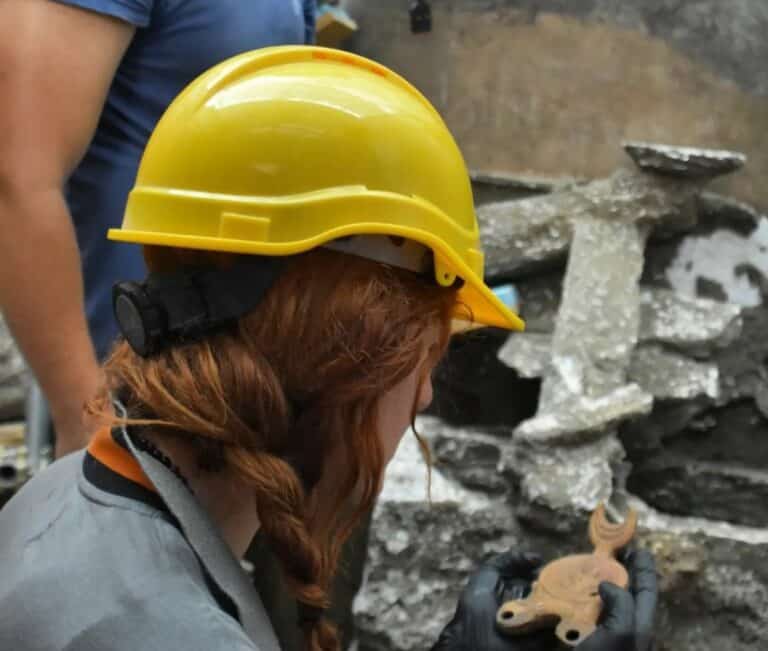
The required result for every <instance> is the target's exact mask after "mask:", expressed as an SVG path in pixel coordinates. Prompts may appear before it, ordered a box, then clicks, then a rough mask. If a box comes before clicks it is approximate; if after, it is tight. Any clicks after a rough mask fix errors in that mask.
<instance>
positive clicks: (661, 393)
mask: <svg viewBox="0 0 768 651" xmlns="http://www.w3.org/2000/svg"><path fill="white" fill-rule="evenodd" d="M629 377H630V378H631V379H632V381H633V382H636V383H637V384H639V385H640V386H641V387H642V388H643V389H645V390H646V391H647V392H648V393H650V394H651V395H652V396H653V397H654V398H656V399H660V400H693V399H694V398H698V397H700V396H706V397H708V398H711V399H712V400H717V399H718V398H719V397H720V371H719V369H718V368H717V365H716V364H711V363H702V362H696V361H694V360H692V359H689V358H687V357H684V356H682V355H679V354H677V353H673V352H671V351H668V350H665V349H664V348H662V347H661V346H655V345H646V346H640V347H638V348H636V349H635V352H634V354H633V355H632V362H631V363H630V366H629Z"/></svg>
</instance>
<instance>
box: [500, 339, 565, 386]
mask: <svg viewBox="0 0 768 651" xmlns="http://www.w3.org/2000/svg"><path fill="white" fill-rule="evenodd" d="M499 359H500V360H501V361H502V362H503V363H504V364H506V365H507V366H509V367H510V368H513V369H515V370H516V371H517V372H518V373H519V374H520V376H521V377H524V378H536V377H544V375H545V374H546V373H547V371H548V370H549V367H550V364H551V360H552V336H551V335H548V334H527V333H520V334H514V335H512V336H510V337H509V339H507V341H506V343H505V344H504V345H503V346H502V347H501V349H500V350H499Z"/></svg>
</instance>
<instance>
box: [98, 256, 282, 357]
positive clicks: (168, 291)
mask: <svg viewBox="0 0 768 651" xmlns="http://www.w3.org/2000/svg"><path fill="white" fill-rule="evenodd" d="M287 260H288V258H287V257H261V256H248V257H244V258H242V259H241V260H239V261H238V262H237V263H235V264H234V265H233V266H231V267H227V268H225V269H210V268H206V269H193V268H185V269H181V270H179V271H175V272H172V273H151V274H149V276H148V277H147V280H146V281H145V282H143V283H134V282H121V283H117V284H116V285H115V286H114V288H113V292H112V303H113V309H114V312H115V317H116V319H117V323H118V326H119V327H120V331H121V332H122V334H123V336H124V337H125V338H126V340H127V341H128V343H129V344H130V345H131V347H132V348H133V349H134V350H135V351H136V353H138V354H139V355H141V356H143V357H149V356H151V355H153V354H155V353H157V352H159V351H160V350H162V349H163V348H165V347H166V346H168V345H170V344H173V343H183V342H187V341H192V340H195V339H197V338H199V337H201V336H202V335H205V334H209V333H211V332H213V331H215V330H217V329H219V328H221V327H224V326H226V325H227V324H230V323H233V322H234V321H236V320H237V319H238V318H240V317H242V316H244V315H245V314H247V313H248V312H250V311H251V310H253V309H254V308H255V307H256V306H257V305H258V304H259V303H260V302H261V300H262V299H263V297H264V295H265V294H266V292H267V291H268V290H269V288H270V287H271V286H272V285H273V283H274V282H275V280H276V279H277V277H278V276H279V274H280V272H281V271H282V270H283V268H284V266H285V264H286V261H287Z"/></svg>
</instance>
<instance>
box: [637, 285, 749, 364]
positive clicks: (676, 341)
mask: <svg viewBox="0 0 768 651" xmlns="http://www.w3.org/2000/svg"><path fill="white" fill-rule="evenodd" d="M640 305H641V307H640V341H644V342H659V343H663V344H667V345H669V346H673V347H675V348H678V349H680V350H683V351H685V352H688V353H690V354H693V355H707V354H708V353H709V352H711V351H712V349H715V348H724V347H726V346H728V345H729V344H731V343H732V342H733V341H735V340H736V339H737V338H738V336H739V335H740V334H741V328H742V320H741V313H742V308H741V306H740V305H733V304H730V303H722V302H720V301H715V300H712V299H709V298H697V297H695V296H687V295H685V294H680V293H678V292H674V291H672V290H667V289H660V288H651V289H644V290H643V291H642V292H641V293H640Z"/></svg>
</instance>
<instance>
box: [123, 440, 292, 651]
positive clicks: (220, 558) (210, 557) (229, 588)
mask: <svg viewBox="0 0 768 651" xmlns="http://www.w3.org/2000/svg"><path fill="white" fill-rule="evenodd" d="M122 434H123V436H124V437H125V442H126V444H127V445H128V448H129V450H130V451H131V453H132V454H133V456H134V457H136V460H137V461H138V462H139V465H140V466H141V468H142V470H144V472H145V473H146V475H147V477H149V480H150V481H151V482H152V484H153V485H154V487H155V489H156V490H157V492H158V493H159V494H160V496H161V497H162V498H163V500H164V501H165V503H166V505H167V506H168V508H169V510H170V511H171V513H172V514H173V515H174V516H175V517H176V519H177V520H178V522H179V525H180V526H181V530H182V533H183V534H184V537H185V538H186V539H187V542H189V544H190V546H191V547H192V549H193V550H194V552H195V554H196V555H197V557H198V559H199V560H200V562H201V563H202V564H203V566H204V568H205V569H206V570H207V571H208V573H209V575H210V578H211V580H212V581H213V582H214V583H215V584H216V585H217V586H218V587H219V589H220V590H221V591H222V592H224V593H225V594H226V595H227V596H228V597H229V598H230V599H231V600H232V602H233V603H234V605H235V607H236V608H237V612H238V615H239V619H240V623H241V624H242V626H243V629H244V630H245V632H246V634H247V635H248V637H250V638H251V640H253V642H254V643H255V644H256V646H257V647H258V648H259V651H279V650H280V645H279V643H278V641H277V637H276V636H275V632H274V629H273V628H272V623H271V622H270V620H269V617H268V616H267V613H266V610H265V609H264V604H263V603H262V602H261V598H260V597H259V594H258V592H257V591H256V588H255V587H254V586H253V584H252V582H251V580H250V578H249V577H248V575H247V574H246V573H245V571H244V570H243V568H242V567H241V566H240V563H239V562H238V560H237V559H236V558H235V557H234V555H233V554H232V552H231V550H230V549H229V547H228V546H227V544H226V543H225V542H224V540H223V539H222V537H221V535H220V534H219V532H218V529H217V527H216V525H215V524H214V523H213V521H212V520H211V519H210V517H209V516H208V514H207V513H206V512H205V510H204V509H202V508H201V507H200V505H199V504H198V502H197V500H196V499H195V497H194V496H193V495H192V494H191V493H190V492H189V489H188V488H187V487H186V486H184V484H183V483H182V482H181V481H180V480H179V479H178V478H177V477H176V476H175V475H174V474H173V473H172V472H170V471H169V470H168V469H167V468H166V467H165V466H164V465H163V464H162V463H160V462H159V461H158V460H157V459H155V458H154V457H152V456H151V455H149V454H147V453H146V452H143V451H142V450H139V449H138V448H137V447H136V445H135V444H134V443H133V441H131V437H130V436H129V434H128V432H127V429H126V428H125V427H123V428H122Z"/></svg>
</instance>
